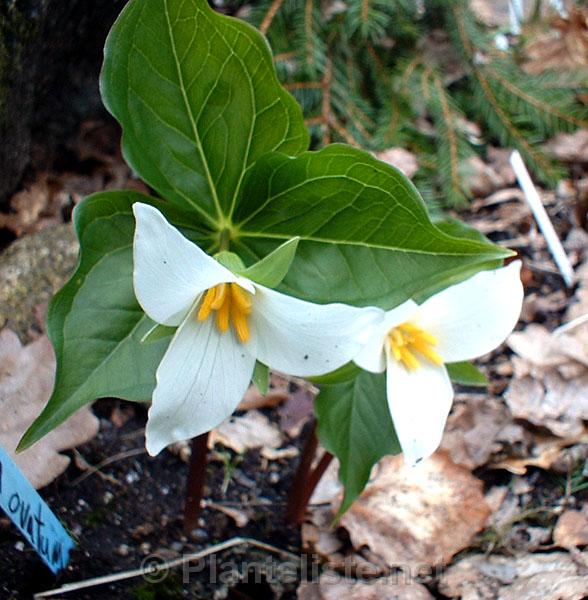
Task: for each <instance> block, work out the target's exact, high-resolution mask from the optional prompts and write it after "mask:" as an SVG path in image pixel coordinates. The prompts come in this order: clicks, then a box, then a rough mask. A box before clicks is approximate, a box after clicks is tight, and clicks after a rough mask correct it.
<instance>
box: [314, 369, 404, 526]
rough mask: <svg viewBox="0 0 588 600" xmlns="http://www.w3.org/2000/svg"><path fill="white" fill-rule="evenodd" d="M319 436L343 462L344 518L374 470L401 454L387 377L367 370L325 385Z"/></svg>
mask: <svg viewBox="0 0 588 600" xmlns="http://www.w3.org/2000/svg"><path fill="white" fill-rule="evenodd" d="M314 407H315V413H316V416H317V420H318V428H317V434H318V437H319V439H320V441H321V443H322V444H323V446H324V447H325V448H326V449H327V450H328V451H329V452H330V453H331V454H334V455H335V456H336V457H337V458H338V459H339V462H340V467H339V479H340V480H341V483H343V485H344V486H345V495H344V497H343V502H342V503H341V507H340V508H339V516H341V515H342V514H343V513H344V512H345V511H346V510H347V509H348V508H349V507H350V506H351V504H352V503H353V501H354V500H355V499H356V498H357V497H358V496H359V494H361V492H362V491H363V489H364V487H365V485H366V483H367V481H368V479H369V476H370V473H371V470H372V467H373V466H374V465H375V464H376V463H377V462H378V460H380V458H382V457H383V456H386V455H388V454H398V453H399V452H401V450H400V444H399V442H398V438H397V436H396V432H395V430H394V425H393V424H392V418H391V417H390V411H389V409H388V400H387V398H386V374H385V373H382V374H380V375H375V374H373V373H368V372H366V371H363V372H362V373H360V375H358V376H357V378H355V379H354V380H352V381H348V382H346V383H342V384H339V385H332V386H324V387H323V388H321V391H320V393H319V395H318V396H317V398H316V400H315V404H314Z"/></svg>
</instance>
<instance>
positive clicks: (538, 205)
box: [510, 150, 574, 287]
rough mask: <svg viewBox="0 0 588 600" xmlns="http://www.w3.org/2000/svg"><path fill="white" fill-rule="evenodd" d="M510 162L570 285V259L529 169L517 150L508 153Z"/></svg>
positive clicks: (550, 248) (550, 249)
mask: <svg viewBox="0 0 588 600" xmlns="http://www.w3.org/2000/svg"><path fill="white" fill-rule="evenodd" d="M510 164H511V165H512V168H513V169H514V172H515V175H516V176H517V180H518V182H519V185H520V186H521V189H522V190H523V192H524V193H525V198H526V200H527V203H528V205H529V206H530V207H531V210H532V211H533V215H534V217H535V220H536V221H537V225H539V229H540V230H541V233H542V234H543V235H544V236H545V241H546V242H547V246H548V248H549V251H550V252H551V255H552V256H553V260H554V261H555V264H556V265H557V268H558V269H559V272H560V273H561V276H562V277H563V280H564V281H565V284H566V285H567V286H568V287H572V285H573V284H574V269H573V268H572V263H570V259H569V258H568V255H567V254H566V251H565V250H564V247H563V246H562V244H561V241H560V239H559V238H558V237H557V233H556V232H555V229H554V228H553V223H552V222H551V219H550V218H549V215H548V214H547V211H546V210H545V207H544V206H543V202H541V198H540V197H539V192H538V191H537V188H536V187H535V186H534V185H533V182H532V181H531V177H530V175H529V171H527V167H526V166H525V163H524V162H523V158H522V157H521V154H520V152H519V151H518V150H515V151H513V153H512V154H511V155H510Z"/></svg>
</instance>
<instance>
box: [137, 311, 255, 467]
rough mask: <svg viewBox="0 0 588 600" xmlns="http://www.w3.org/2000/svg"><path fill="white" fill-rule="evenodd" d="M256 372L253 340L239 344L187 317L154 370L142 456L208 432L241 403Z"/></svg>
mask: <svg viewBox="0 0 588 600" xmlns="http://www.w3.org/2000/svg"><path fill="white" fill-rule="evenodd" d="M254 366H255V339H254V338H252V339H251V340H250V341H249V342H248V343H247V344H241V343H239V342H238V341H237V340H236V338H235V336H234V334H233V332H232V330H229V331H227V332H226V333H220V331H219V330H218V329H217V327H216V325H215V322H214V319H213V318H209V319H207V320H206V321H204V322H199V321H198V320H197V318H196V314H195V311H192V312H191V313H190V314H189V315H188V317H187V318H186V319H185V321H184V322H183V323H182V325H180V327H179V329H178V331H177V332H176V334H175V335H174V337H173V339H172V341H171V343H170V345H169V348H168V350H167V352H166V353H165V355H164V357H163V360H162V361H161V363H160V365H159V368H158V369H157V374H156V378H157V385H156V387H155V391H154V392H153V405H152V406H151V409H150V410H149V420H148V422H147V432H146V435H147V451H148V452H149V454H151V455H152V456H155V455H156V454H158V453H159V452H160V451H161V450H162V449H163V448H165V446H167V445H168V444H171V443H172V442H176V441H179V440H185V439H188V438H192V437H195V436H197V435H200V434H201V433H205V432H207V431H210V430H211V429H213V428H214V427H216V426H217V425H218V424H219V423H221V422H222V421H223V420H224V419H225V418H227V417H228V416H229V415H230V414H231V413H232V412H233V411H234V410H235V408H236V406H237V405H238V404H239V402H240V401H241V398H242V397H243V394H244V393H245V390H246V389H247V386H248V385H249V381H250V379H251V375H252V373H253V367H254Z"/></svg>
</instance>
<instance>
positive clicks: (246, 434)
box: [208, 410, 282, 454]
mask: <svg viewBox="0 0 588 600" xmlns="http://www.w3.org/2000/svg"><path fill="white" fill-rule="evenodd" d="M215 444H222V445H223V446H225V447H227V448H231V449H232V450H234V451H235V452H237V453H239V454H242V453H243V452H246V451H247V450H252V449H253V448H264V447H265V448H272V449H276V448H279V447H280V446H281V445H282V434H281V432H280V430H279V429H278V427H277V425H274V424H273V423H272V422H271V421H270V420H269V419H268V418H267V417H266V416H265V415H264V414H262V413H260V412H259V411H258V410H250V411H248V412H246V413H245V414H244V415H242V416H233V417H229V418H228V419H227V420H226V421H223V422H222V423H221V424H220V425H219V426H218V427H217V428H216V429H213V430H212V431H211V432H210V436H209V438H208V447H209V448H212V447H214V445H215Z"/></svg>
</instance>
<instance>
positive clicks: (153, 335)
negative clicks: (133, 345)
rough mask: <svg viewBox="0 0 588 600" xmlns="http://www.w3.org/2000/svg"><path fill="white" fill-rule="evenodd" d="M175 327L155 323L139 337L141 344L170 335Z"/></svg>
mask: <svg viewBox="0 0 588 600" xmlns="http://www.w3.org/2000/svg"><path fill="white" fill-rule="evenodd" d="M176 329H177V328H176V327H168V326H167V325H160V324H159V323H156V324H155V325H153V327H151V329H150V330H149V331H148V332H147V333H146V334H145V335H144V336H143V337H142V338H141V343H142V344H148V343H149V342H156V341H157V340H161V339H163V338H169V337H172V336H173V334H174V333H175V331H176Z"/></svg>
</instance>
